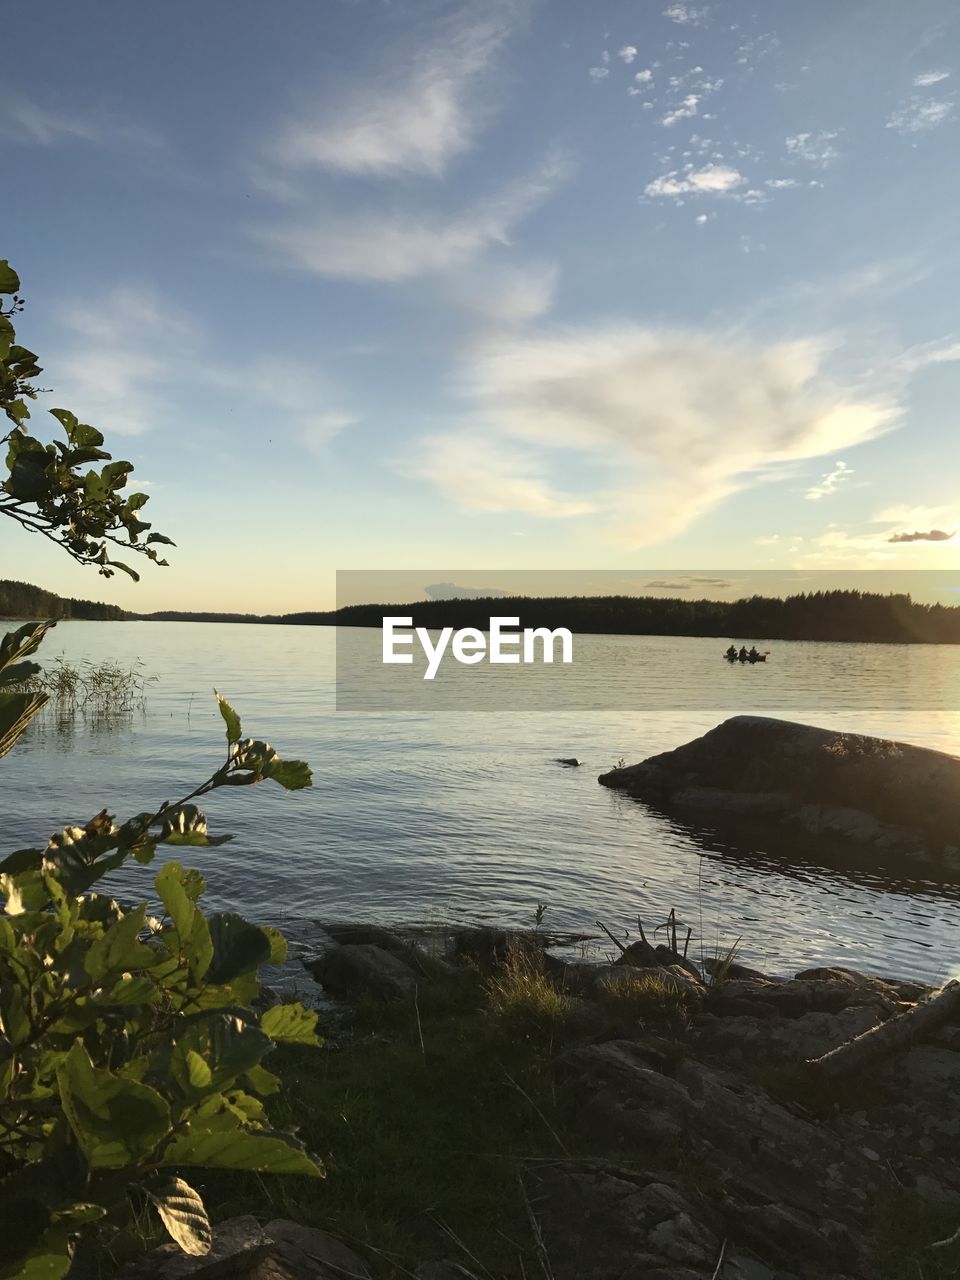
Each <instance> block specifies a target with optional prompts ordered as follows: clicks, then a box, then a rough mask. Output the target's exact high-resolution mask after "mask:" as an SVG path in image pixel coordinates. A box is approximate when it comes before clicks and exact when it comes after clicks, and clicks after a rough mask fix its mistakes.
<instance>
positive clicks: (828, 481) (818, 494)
mask: <svg viewBox="0 0 960 1280" xmlns="http://www.w3.org/2000/svg"><path fill="white" fill-rule="evenodd" d="M852 475H853V469H852V467H848V466H847V464H846V463H845V462H836V463H834V466H833V469H832V470H831V471H827V472H826V473H825V474H824V475H822V476H821V477H820V480H819V482H818V483H817V484H815V485H812V486H811V487H810V488H809V489H808V490H807V492H806V493H805V494H804V497H805V498H806V499H807V501H808V502H819V501H820V499H821V498H829V497H831V496H832V495H833V494H835V493H836V492H837V490H838V489H839V488H840V486H841V485H842V484H845V483H846V482H847V481H848V480H849V479H850V477H851V476H852Z"/></svg>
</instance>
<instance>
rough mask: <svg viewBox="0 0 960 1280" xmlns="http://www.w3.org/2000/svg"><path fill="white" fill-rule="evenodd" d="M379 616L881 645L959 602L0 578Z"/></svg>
mask: <svg viewBox="0 0 960 1280" xmlns="http://www.w3.org/2000/svg"><path fill="white" fill-rule="evenodd" d="M385 615H390V616H394V617H397V616H399V617H408V618H411V619H412V625H413V626H419V627H427V628H429V629H431V630H439V629H440V628H442V627H454V628H458V629H459V628H462V627H476V628H478V629H479V630H486V629H487V628H488V627H489V620H490V618H491V617H492V616H498V617H516V618H519V625H520V626H521V627H550V628H551V629H553V628H556V627H567V628H568V629H569V630H571V631H574V632H579V633H581V634H591V633H592V634H601V635H659V636H714V637H717V638H723V639H727V638H729V639H732V640H760V639H763V640H825V641H859V642H873V643H881V644H960V606H951V605H942V604H921V603H919V602H917V601H915V600H913V599H912V598H911V597H910V596H909V595H906V594H897V593H891V594H887V595H882V594H880V593H877V592H866V591H850V590H843V591H813V592H802V593H800V594H797V595H791V596H786V597H783V598H781V597H778V596H760V595H755V596H749V597H744V598H743V599H740V600H732V601H724V600H707V599H700V600H684V599H680V598H676V597H672V598H669V599H663V598H661V597H657V596H552V597H542V598H541V597H526V596H523V597H512V598H505V597H490V598H483V599H469V600H465V599H455V600H419V601H413V602H410V603H408V604H362V605H350V606H348V607H346V608H344V609H334V610H325V611H310V612H301V613H285V614H255V613H217V612H213V611H210V612H206V611H179V610H161V611H158V612H155V613H131V612H129V611H128V610H124V609H121V608H119V607H118V606H117V605H111V604H103V603H100V602H95V601H92V600H77V599H66V598H64V597H61V596H58V595H55V594H54V593H53V592H50V591H44V590H42V589H41V588H40V587H35V586H32V585H30V584H29V583H24V582H10V581H0V616H6V617H11V618H57V619H70V618H74V619H86V620H102V621H108V622H109V621H135V620H140V621H145V622H242V623H250V624H254V623H256V624H260V625H278V626H343V627H380V626H381V625H382V619H383V617H384V616H385Z"/></svg>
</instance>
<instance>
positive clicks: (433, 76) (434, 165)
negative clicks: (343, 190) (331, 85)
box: [270, 3, 519, 178]
mask: <svg viewBox="0 0 960 1280" xmlns="http://www.w3.org/2000/svg"><path fill="white" fill-rule="evenodd" d="M518 7H519V6H517V5H514V4H509V3H494V4H491V5H490V6H489V8H488V16H487V17H486V18H485V19H483V20H482V21H473V22H468V23H466V24H464V23H463V21H462V17H461V18H460V22H459V24H457V23H455V22H451V23H449V24H448V25H447V27H446V29H445V30H444V31H442V32H441V33H440V34H439V35H438V36H437V37H436V38H435V39H433V40H431V41H428V42H426V43H425V44H424V45H423V47H422V48H420V49H419V50H417V51H416V53H415V54H414V57H413V66H412V68H411V69H410V70H409V71H408V72H406V73H404V74H397V73H395V72H394V73H392V74H391V73H389V72H388V73H386V74H380V75H377V76H376V77H374V78H372V79H370V80H368V81H367V83H366V84H364V85H362V86H360V87H358V88H356V89H354V90H353V91H352V92H350V93H349V94H348V95H347V96H346V97H345V98H344V99H343V100H342V101H341V100H331V101H329V102H327V103H326V104H324V105H322V106H320V107H318V108H315V109H313V110H310V111H305V112H302V113H301V114H300V115H298V116H296V117H293V118H290V119H288V120H287V121H285V122H284V124H283V125H282V127H281V128H280V130H279V133H278V136H277V137H276V138H275V139H274V140H273V142H272V144H271V148H270V152H271V165H275V166H276V167H278V168H279V169H280V170H282V171H285V172H287V173H295V174H296V173H305V172H308V171H310V170H324V171H327V172H333V173H343V174H352V175H360V176H374V177H379V178H394V177H401V176H403V175H406V174H426V175H430V176H432V177H439V176H440V175H441V174H442V173H443V172H444V170H445V169H446V167H447V165H448V164H449V163H450V161H451V160H453V159H454V158H455V157H457V156H459V155H462V154H463V153H464V152H465V151H467V150H469V148H470V147H471V146H472V145H473V143H474V140H475V138H476V135H477V133H478V132H479V129H480V127H481V125H482V123H483V121H484V119H485V118H486V115H487V112H486V111H485V110H483V109H482V108H481V107H480V105H479V103H478V101H477V96H476V90H477V81H478V80H479V79H481V78H482V76H483V74H484V73H485V72H486V71H487V70H488V69H489V68H490V66H491V64H492V62H493V59H494V56H495V54H496V53H497V51H498V50H499V48H500V47H501V45H502V44H503V42H504V41H505V40H506V39H507V37H508V36H509V35H510V34H511V31H512V29H513V26H514V23H515V19H516V13H517V9H518Z"/></svg>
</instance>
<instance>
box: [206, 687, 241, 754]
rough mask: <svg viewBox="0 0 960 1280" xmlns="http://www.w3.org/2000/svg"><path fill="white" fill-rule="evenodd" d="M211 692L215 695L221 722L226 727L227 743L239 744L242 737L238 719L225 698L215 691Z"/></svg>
mask: <svg viewBox="0 0 960 1280" xmlns="http://www.w3.org/2000/svg"><path fill="white" fill-rule="evenodd" d="M213 692H214V693H216V694H217V706H218V707H219V708H220V714H221V715H222V716H223V722H224V724H225V725H226V726H227V742H239V741H240V739H241V738H242V737H243V730H242V729H241V728H240V717H239V716H238V715H237V713H236V711H234V709H233V707H231V705H230V703H229V702H228V701H227V700H226V698H224V697H222V696H221V695H220V694H219V693H217V691H216V689H214V691H213Z"/></svg>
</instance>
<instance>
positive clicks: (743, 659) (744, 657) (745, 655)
mask: <svg viewBox="0 0 960 1280" xmlns="http://www.w3.org/2000/svg"><path fill="white" fill-rule="evenodd" d="M737 657H738V658H739V659H740V661H741V662H746V660H747V658H748V657H749V654H748V653H747V646H746V645H745V644H744V645H741V646H740V652H739V653H738V654H737Z"/></svg>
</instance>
